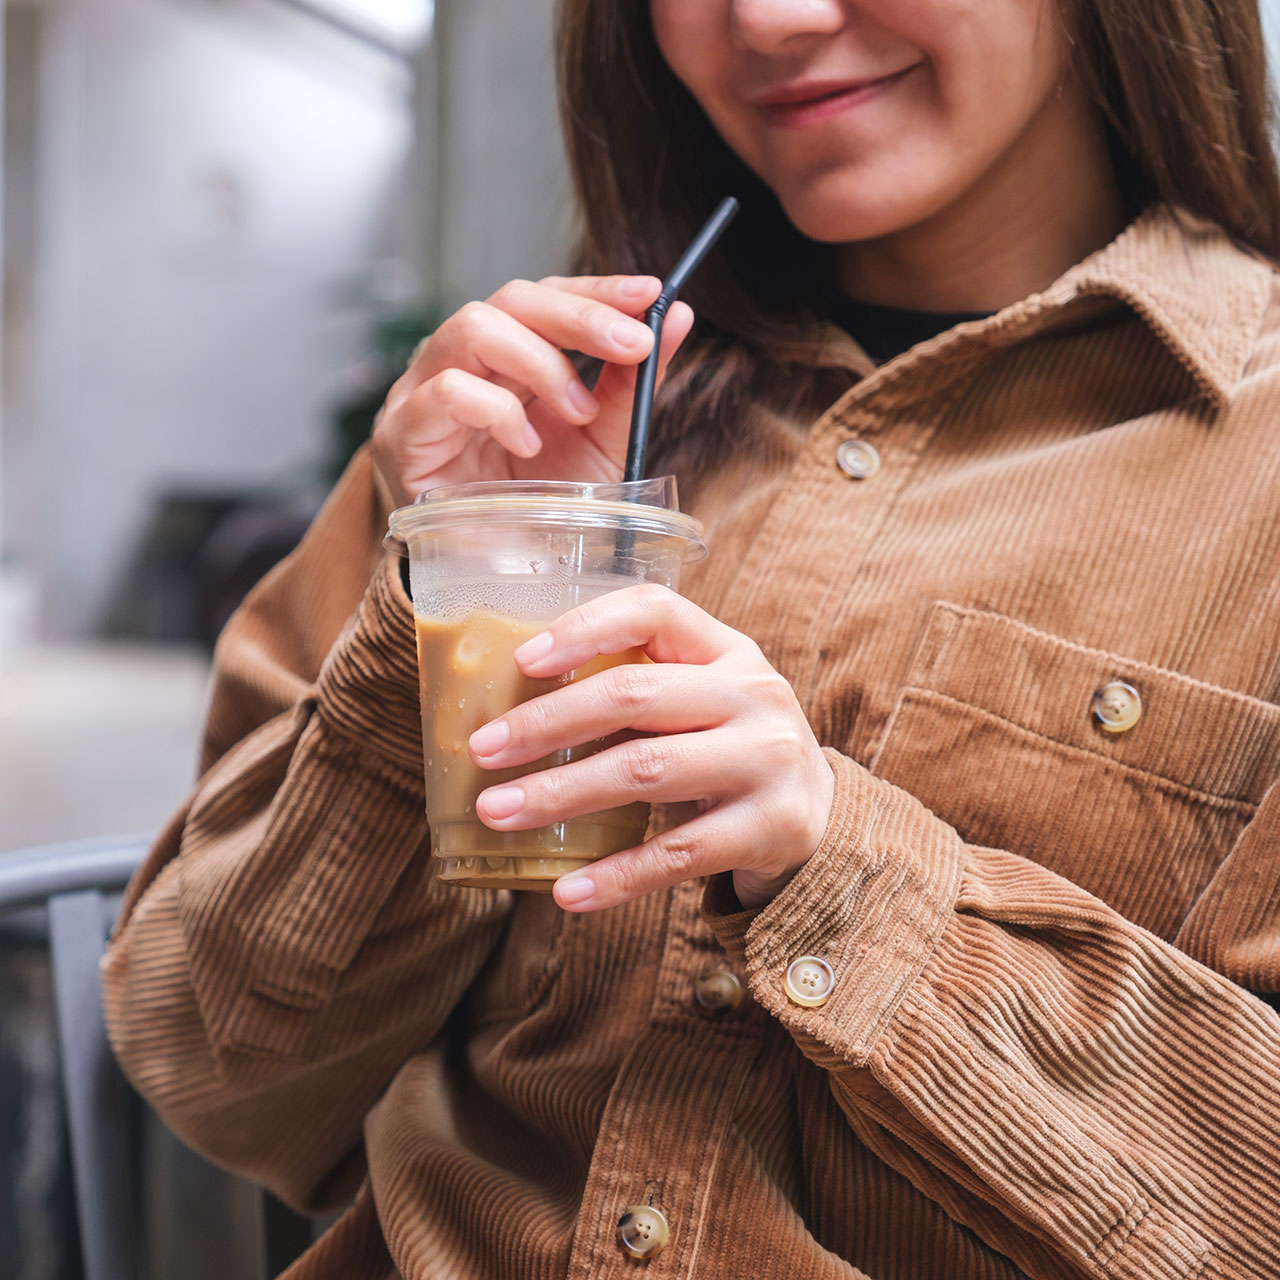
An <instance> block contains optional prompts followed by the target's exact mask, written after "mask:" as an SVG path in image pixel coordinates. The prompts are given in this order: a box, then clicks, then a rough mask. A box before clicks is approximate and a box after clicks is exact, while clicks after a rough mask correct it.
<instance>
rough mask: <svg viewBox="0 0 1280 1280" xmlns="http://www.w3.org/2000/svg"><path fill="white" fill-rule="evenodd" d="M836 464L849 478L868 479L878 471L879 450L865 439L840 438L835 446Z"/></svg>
mask: <svg viewBox="0 0 1280 1280" xmlns="http://www.w3.org/2000/svg"><path fill="white" fill-rule="evenodd" d="M836 465H837V466H838V467H839V468H840V470H841V471H843V472H844V473H845V475H847V476H848V477H849V479H850V480H870V479H871V477H872V476H874V475H876V474H878V472H879V471H880V467H881V465H882V464H881V461H880V451H879V450H878V449H877V448H876V447H875V445H873V444H870V443H869V442H868V441H866V440H856V439H855V440H842V441H841V442H840V444H839V445H838V446H837V448H836Z"/></svg>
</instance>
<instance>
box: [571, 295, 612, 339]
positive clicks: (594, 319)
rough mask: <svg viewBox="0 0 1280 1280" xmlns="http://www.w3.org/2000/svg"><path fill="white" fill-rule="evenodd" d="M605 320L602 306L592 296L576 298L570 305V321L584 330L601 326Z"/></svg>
mask: <svg viewBox="0 0 1280 1280" xmlns="http://www.w3.org/2000/svg"><path fill="white" fill-rule="evenodd" d="M604 320H605V318H604V316H603V315H602V314H601V308H600V306H599V305H598V304H597V303H595V302H593V301H592V300H591V299H590V298H575V299H574V301H573V303H572V305H571V306H570V307H569V321H570V323H571V324H573V325H576V326H577V327H578V328H579V329H582V330H584V331H587V330H592V331H594V330H596V329H599V328H601V327H602V326H603V324H604Z"/></svg>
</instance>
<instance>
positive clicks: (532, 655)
mask: <svg viewBox="0 0 1280 1280" xmlns="http://www.w3.org/2000/svg"><path fill="white" fill-rule="evenodd" d="M555 642H556V641H555V637H554V636H553V635H552V634H551V632H550V631H540V632H538V634H537V635H536V636H534V637H533V639H532V640H526V641H525V642H524V644H522V645H521V646H520V647H519V648H518V649H517V650H516V652H515V660H516V661H517V662H537V661H538V659H539V658H545V657H546V656H547V654H549V653H550V652H551V649H552V646H553V645H554V644H555Z"/></svg>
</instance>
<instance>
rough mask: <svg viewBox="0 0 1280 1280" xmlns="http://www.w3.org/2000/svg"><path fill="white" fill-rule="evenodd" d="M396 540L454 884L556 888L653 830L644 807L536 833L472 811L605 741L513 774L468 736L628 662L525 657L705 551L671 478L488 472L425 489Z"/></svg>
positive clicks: (430, 776) (432, 800) (431, 809)
mask: <svg viewBox="0 0 1280 1280" xmlns="http://www.w3.org/2000/svg"><path fill="white" fill-rule="evenodd" d="M387 542H388V546H392V547H395V548H396V549H398V550H401V551H403V552H404V553H405V554H407V555H408V557H409V582H410V587H411V591H412V595H413V609H414V615H415V620H416V626H417V636H418V671H419V680H420V689H421V701H422V741H423V757H424V763H425V772H424V776H425V779H426V792H427V820H428V824H429V827H430V831H431V853H432V856H433V857H434V858H435V859H436V874H437V875H438V877H439V878H440V879H441V880H444V881H447V882H448V883H450V884H457V885H471V886H477V887H483V888H504V889H534V890H541V891H544V892H549V891H550V889H551V886H552V885H553V884H554V883H555V881H556V879H557V878H558V877H559V876H562V875H564V874H565V873H566V872H569V871H573V870H575V869H576V868H578V867H581V866H584V865H585V864H586V863H588V862H593V861H595V860H596V859H597V858H602V857H604V856H605V855H606V854H610V853H616V852H618V851H619V850H621V849H628V848H631V847H632V846H633V845H636V844H639V843H640V842H641V841H642V840H643V839H644V833H645V827H646V825H647V823H648V817H649V810H648V806H647V805H645V804H631V805H626V806H625V807H623V808H619V809H609V810H605V811H603V812H600V813H592V814H587V815H584V816H583V817H579V818H572V819H569V820H568V821H565V822H557V823H554V824H552V825H551V826H548V827H539V828H536V829H534V830H530V831H494V830H492V829H491V828H490V827H487V826H485V825H484V823H482V822H481V821H480V820H479V819H478V818H477V817H476V812H475V802H476V797H477V796H478V795H479V793H480V792H481V791H483V790H484V789H485V788H486V787H491V786H496V785H497V784H499V783H501V782H504V781H508V780H510V779H512V778H518V777H523V776H525V775H526V774H529V773H534V772H536V771H538V770H540V769H549V768H551V767H553V766H555V765H559V764H565V763H568V762H570V761H573V760H581V759H583V758H585V757H587V756H590V755H593V754H595V753H596V752H597V751H601V750H603V749H605V748H606V747H608V746H610V745H612V744H613V743H614V742H615V741H617V740H618V737H613V738H602V739H597V740H596V741H592V742H586V743H583V744H582V745H580V746H574V747H570V748H568V749H566V750H563V751H557V752H555V753H553V754H552V755H550V756H547V757H545V758H544V759H542V760H539V761H536V762H535V763H533V764H529V765H523V766H521V767H519V768H514V769H478V768H476V767H475V765H474V764H472V762H471V758H470V756H469V754H468V752H467V740H468V738H469V737H470V736H471V734H472V733H473V732H474V731H475V730H476V729H478V728H479V727H480V726H481V725H482V724H485V723H487V722H488V721H490V720H492V719H494V718H495V717H496V716H500V715H502V714H503V712H505V711H509V710H510V709H511V708H512V707H514V706H516V705H518V704H519V703H521V702H525V701H527V700H528V699H530V698H534V697H537V696H538V695H539V694H542V693H546V692H548V691H549V690H551V689H554V688H555V687H557V686H558V685H562V684H567V683H569V682H570V681H573V680H581V679H584V678H585V677H587V676H590V675H593V674H595V673H596V672H598V671H602V670H604V669H606V668H607V667H611V666H616V665H618V664H620V663H624V662H647V661H648V659H647V658H646V657H645V655H644V654H643V653H641V652H640V651H639V650H629V651H628V652H626V653H621V654H616V655H610V656H607V657H600V658H596V659H594V660H593V661H591V662H589V663H587V664H586V665H584V666H583V667H580V668H578V669H577V670H575V671H572V672H570V673H569V674H568V675H566V676H561V677H559V678H558V679H554V680H531V679H529V678H528V677H526V676H524V675H522V674H521V673H520V671H519V670H518V669H517V668H516V665H515V660H514V658H513V656H512V655H513V653H514V651H515V650H516V649H517V648H518V647H519V646H520V645H521V644H523V643H524V642H525V641H526V640H527V639H529V638H530V637H531V636H534V635H537V634H538V632H539V631H542V630H543V629H544V628H545V627H546V625H547V624H548V623H549V622H551V621H552V620H554V619H555V618H557V617H559V616H560V615H561V614H562V613H565V612H567V611H568V610H570V609H572V608H574V607H575V606H576V605H579V604H582V603H584V602H585V601H587V600H592V599H594V598H595V597H596V596H600V595H603V594H604V593H605V592H608V591H617V590H619V589H620V588H622V587H629V586H632V585H634V584H636V583H642V582H658V583H661V584H663V585H664V586H668V587H671V588H673V589H674V588H675V587H676V586H677V585H678V583H679V578H680V567H681V565H682V564H685V563H688V562H690V561H692V560H698V559H701V558H702V556H704V555H705V554H706V545H705V544H704V543H703V541H702V526H701V525H700V524H699V523H698V522H697V521H696V520H694V519H693V518H692V517H691V516H687V515H683V514H681V512H680V511H679V508H678V505H677V500H676V482H675V478H674V477H673V476H660V477H657V478H656V479H652V480H640V481H634V482H630V483H620V484H577V483H569V482H564V481H487V482H483V483H478V484H464V485H452V486H449V487H447V488H442V489H432V490H429V491H428V492H427V493H424V494H422V495H421V496H420V497H419V498H418V500H417V501H416V502H415V503H414V504H413V505H412V506H409V507H402V508H400V509H399V510H398V511H395V512H393V513H392V516H391V524H390V530H389V533H388V539H387Z"/></svg>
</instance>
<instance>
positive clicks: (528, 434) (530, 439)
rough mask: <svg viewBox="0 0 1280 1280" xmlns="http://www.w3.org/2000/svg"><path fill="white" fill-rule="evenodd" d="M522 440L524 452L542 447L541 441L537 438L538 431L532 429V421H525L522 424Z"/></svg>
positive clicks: (533, 452) (536, 450) (530, 452)
mask: <svg viewBox="0 0 1280 1280" xmlns="http://www.w3.org/2000/svg"><path fill="white" fill-rule="evenodd" d="M522 441H523V444H524V447H525V450H526V452H528V453H529V454H535V453H537V452H538V450H539V449H540V448H541V447H542V441H541V440H539V439H538V433H537V432H536V431H535V430H534V429H533V423H532V422H526V423H525V424H524V436H523V437H522Z"/></svg>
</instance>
